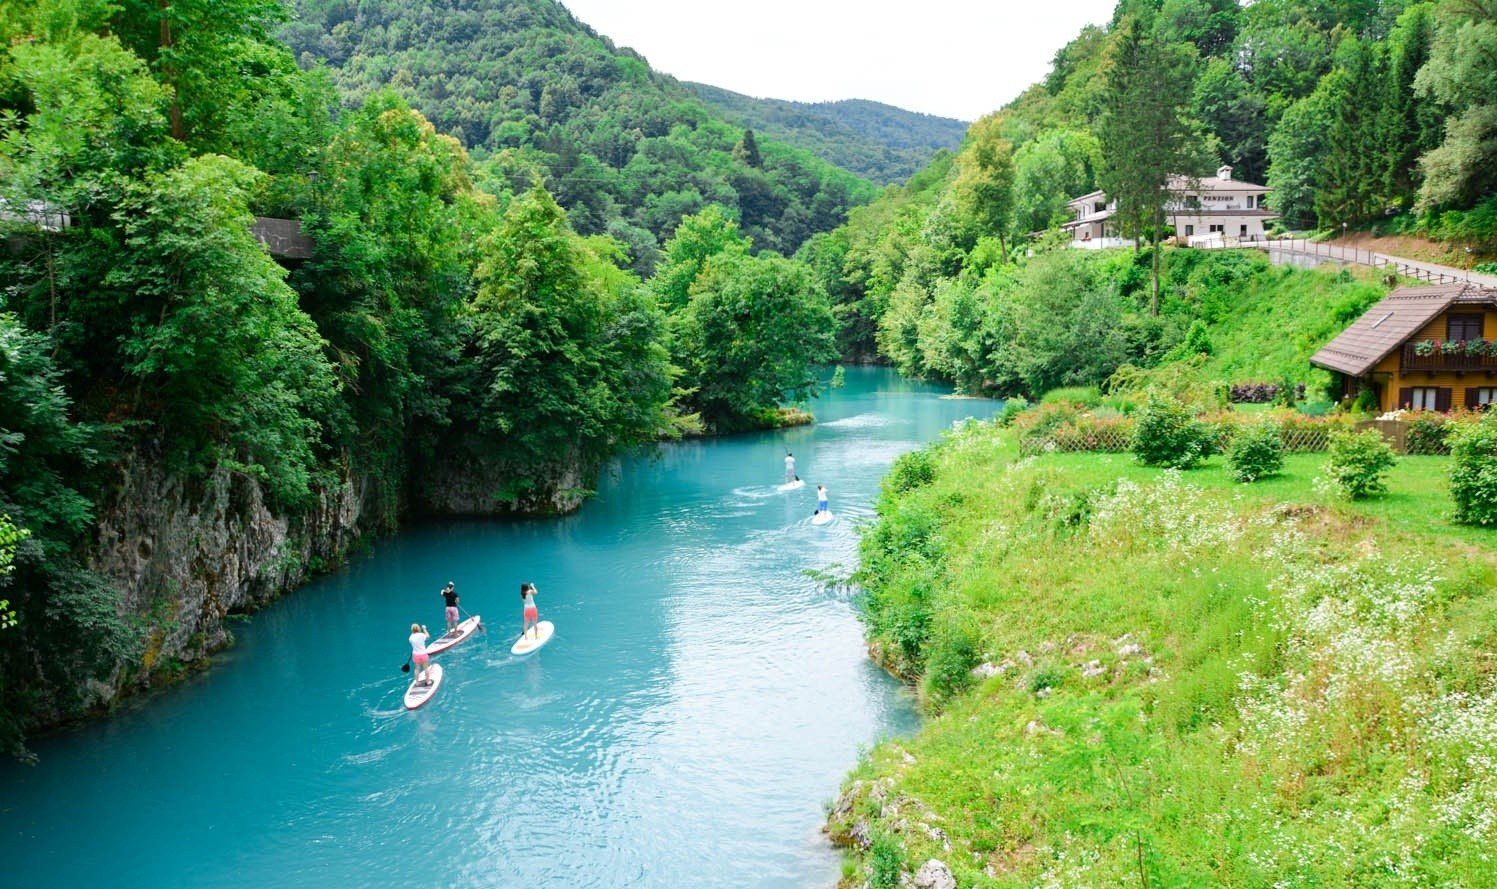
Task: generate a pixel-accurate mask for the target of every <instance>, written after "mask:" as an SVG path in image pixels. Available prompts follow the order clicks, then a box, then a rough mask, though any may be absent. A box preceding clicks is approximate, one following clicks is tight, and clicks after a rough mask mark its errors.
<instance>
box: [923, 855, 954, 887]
mask: <svg viewBox="0 0 1497 889" xmlns="http://www.w3.org/2000/svg"><path fill="white" fill-rule="evenodd" d="M914 885H915V887H916V889H956V877H955V876H953V875H952V873H951V868H949V867H947V866H946V863H945V862H944V861H941V860H939V859H936V858H932V859H930V860H929V861H927V862H925V863H924V864H922V865H920V870H918V871H916V872H915V881H914Z"/></svg>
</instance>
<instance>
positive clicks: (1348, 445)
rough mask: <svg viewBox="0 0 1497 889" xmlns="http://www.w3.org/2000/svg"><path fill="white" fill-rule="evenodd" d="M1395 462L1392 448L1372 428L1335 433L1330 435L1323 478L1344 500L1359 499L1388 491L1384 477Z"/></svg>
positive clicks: (1396, 459) (1396, 460)
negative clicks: (1327, 480)
mask: <svg viewBox="0 0 1497 889" xmlns="http://www.w3.org/2000/svg"><path fill="white" fill-rule="evenodd" d="M1396 462H1398V458H1397V457H1395V456H1394V454H1393V448H1391V447H1390V446H1389V445H1388V442H1387V441H1386V440H1384V439H1383V436H1382V433H1380V432H1378V431H1377V430H1376V429H1367V430H1364V431H1362V432H1354V431H1352V430H1349V429H1346V430H1337V431H1335V432H1333V433H1331V447H1330V459H1329V460H1328V461H1327V462H1326V476H1327V477H1328V478H1329V479H1330V481H1331V482H1332V483H1333V484H1334V485H1335V486H1336V487H1337V488H1338V489H1339V490H1340V492H1341V493H1342V494H1344V495H1345V496H1346V497H1348V498H1350V499H1352V500H1361V499H1363V498H1365V497H1371V496H1373V495H1374V494H1381V493H1383V492H1384V491H1386V490H1388V484H1387V480H1386V479H1385V478H1384V476H1385V475H1386V474H1387V472H1388V470H1389V469H1392V468H1393V464H1394V463H1396Z"/></svg>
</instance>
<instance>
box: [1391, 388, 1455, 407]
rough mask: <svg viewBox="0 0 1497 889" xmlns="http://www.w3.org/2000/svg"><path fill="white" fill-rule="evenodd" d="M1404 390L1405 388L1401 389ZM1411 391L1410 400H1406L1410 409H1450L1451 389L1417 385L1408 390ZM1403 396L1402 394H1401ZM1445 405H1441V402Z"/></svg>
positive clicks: (1405, 403)
mask: <svg viewBox="0 0 1497 889" xmlns="http://www.w3.org/2000/svg"><path fill="white" fill-rule="evenodd" d="M1400 391H1404V390H1400ZM1406 391H1407V392H1408V393H1409V399H1408V401H1405V402H1404V405H1405V406H1407V407H1408V408H1409V409H1410V410H1416V411H1448V410H1450V392H1451V390H1449V389H1444V388H1436V387H1434V386H1415V387H1414V388H1412V389H1409V390H1406ZM1400 397H1402V396H1400ZM1442 403H1443V404H1444V405H1445V406H1444V407H1441V406H1440V405H1441V404H1442Z"/></svg>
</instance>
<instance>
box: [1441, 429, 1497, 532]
mask: <svg viewBox="0 0 1497 889" xmlns="http://www.w3.org/2000/svg"><path fill="white" fill-rule="evenodd" d="M1450 458H1451V459H1450V497H1451V499H1452V500H1454V501H1455V520H1456V521H1457V522H1461V523H1462V524H1466V525H1497V415H1494V414H1488V415H1487V416H1486V417H1484V418H1483V419H1482V421H1481V422H1480V423H1470V424H1461V425H1460V426H1459V427H1458V428H1456V429H1455V430H1453V431H1452V432H1451V435H1450Z"/></svg>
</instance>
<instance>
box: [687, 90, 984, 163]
mask: <svg viewBox="0 0 1497 889" xmlns="http://www.w3.org/2000/svg"><path fill="white" fill-rule="evenodd" d="M687 86H689V87H691V89H692V90H693V91H694V92H695V93H696V94H697V95H698V96H700V97H701V99H702V101H704V102H706V103H707V104H708V105H710V106H712V107H713V108H715V109H717V110H718V111H719V112H721V113H722V115H723V117H724V118H726V119H727V120H730V121H732V122H733V123H736V124H738V125H739V126H743V127H747V128H749V129H752V130H753V131H754V132H755V133H756V134H758V135H759V136H768V137H770V138H772V139H776V140H778V141H781V142H785V143H787V144H789V145H795V146H798V147H801V148H805V149H807V150H808V151H810V152H811V153H813V154H815V155H816V156H817V157H819V158H821V159H822V160H825V161H829V162H831V163H834V164H836V165H837V166H839V167H842V168H843V169H847V170H851V171H853V172H854V173H857V174H859V175H861V176H864V177H866V178H868V179H871V180H873V181H874V182H878V183H882V184H892V183H900V182H904V181H905V180H906V179H908V178H910V176H912V175H914V173H915V172H916V171H918V170H920V169H922V168H923V167H925V166H926V165H927V164H929V163H930V160H931V157H932V156H933V155H934V154H935V153H936V152H937V151H940V150H942V149H945V150H948V151H955V150H956V149H957V146H959V145H961V142H962V134H963V133H965V132H966V131H967V124H966V123H965V122H964V121H960V120H952V119H951V118H948V117H936V116H934V115H930V114H919V113H917V112H914V111H905V110H904V109H902V108H895V107H894V106H892V105H885V104H882V103H880V102H870V101H867V100H865V99H845V100H843V101H840V102H814V103H812V102H789V101H785V100H783V99H755V98H753V97H752V96H745V95H743V94H742V93H735V92H732V91H731V90H725V89H721V88H719V87H715V86H709V85H708V84H705V83H688V84H687Z"/></svg>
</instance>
